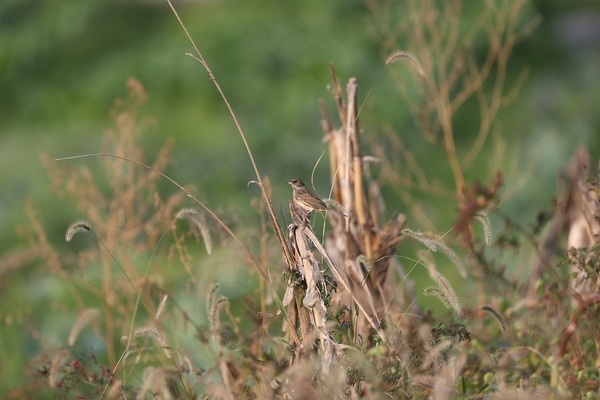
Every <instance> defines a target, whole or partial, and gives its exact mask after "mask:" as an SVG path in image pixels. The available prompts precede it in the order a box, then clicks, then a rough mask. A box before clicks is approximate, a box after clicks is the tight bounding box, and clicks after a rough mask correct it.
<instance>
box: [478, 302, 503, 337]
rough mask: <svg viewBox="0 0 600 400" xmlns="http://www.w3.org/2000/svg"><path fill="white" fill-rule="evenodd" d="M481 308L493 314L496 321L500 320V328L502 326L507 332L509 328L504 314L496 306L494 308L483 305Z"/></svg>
mask: <svg viewBox="0 0 600 400" xmlns="http://www.w3.org/2000/svg"><path fill="white" fill-rule="evenodd" d="M480 309H481V310H483V311H487V312H489V313H490V314H492V315H493V316H494V318H495V319H496V321H497V322H498V324H499V325H500V328H502V330H503V331H505V332H506V329H507V325H506V319H505V318H504V316H503V315H502V314H500V313H499V312H498V311H496V310H495V309H494V308H492V307H490V306H481V307H480Z"/></svg>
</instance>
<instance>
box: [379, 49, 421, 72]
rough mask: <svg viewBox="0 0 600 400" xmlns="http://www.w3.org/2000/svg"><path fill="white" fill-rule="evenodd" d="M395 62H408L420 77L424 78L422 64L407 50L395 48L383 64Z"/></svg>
mask: <svg viewBox="0 0 600 400" xmlns="http://www.w3.org/2000/svg"><path fill="white" fill-rule="evenodd" d="M395 62H408V63H409V64H412V66H413V67H414V68H415V69H416V70H417V73H418V74H419V76H420V77H422V78H424V77H425V76H426V74H425V69H423V66H422V65H421V63H420V62H419V60H417V57H415V55H414V54H412V53H409V52H408V51H400V50H396V51H394V52H393V53H391V54H390V55H389V56H388V57H387V58H386V59H385V65H388V64H393V63H395Z"/></svg>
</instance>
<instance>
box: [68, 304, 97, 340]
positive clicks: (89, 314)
mask: <svg viewBox="0 0 600 400" xmlns="http://www.w3.org/2000/svg"><path fill="white" fill-rule="evenodd" d="M98 315H100V310H98V309H97V308H88V309H87V310H85V311H84V312H83V313H81V315H80V316H79V318H77V321H75V323H74V324H73V327H72V328H71V333H69V346H73V344H75V341H76V340H77V337H78V336H79V333H80V332H81V330H82V329H83V328H84V327H85V326H86V325H87V324H89V323H90V322H91V321H93V320H94V319H95V318H96V317H98Z"/></svg>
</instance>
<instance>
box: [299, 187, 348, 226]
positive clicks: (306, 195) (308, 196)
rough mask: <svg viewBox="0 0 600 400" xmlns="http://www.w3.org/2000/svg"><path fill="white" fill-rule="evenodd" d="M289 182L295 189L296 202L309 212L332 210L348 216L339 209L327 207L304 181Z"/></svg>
mask: <svg viewBox="0 0 600 400" xmlns="http://www.w3.org/2000/svg"><path fill="white" fill-rule="evenodd" d="M288 184H289V185H290V186H291V187H292V190H293V197H292V198H293V200H294V203H295V204H296V205H297V206H298V207H300V208H302V209H303V210H306V211H308V212H312V211H331V212H334V213H336V214H339V215H343V216H344V217H345V216H346V215H345V214H343V213H341V212H339V211H336V210H332V209H331V208H329V207H327V204H325V203H324V202H323V200H321V199H319V198H318V197H317V196H315V195H314V194H312V192H311V191H310V190H308V188H307V187H306V185H304V182H302V181H301V180H300V179H292V180H290V181H289V182H288Z"/></svg>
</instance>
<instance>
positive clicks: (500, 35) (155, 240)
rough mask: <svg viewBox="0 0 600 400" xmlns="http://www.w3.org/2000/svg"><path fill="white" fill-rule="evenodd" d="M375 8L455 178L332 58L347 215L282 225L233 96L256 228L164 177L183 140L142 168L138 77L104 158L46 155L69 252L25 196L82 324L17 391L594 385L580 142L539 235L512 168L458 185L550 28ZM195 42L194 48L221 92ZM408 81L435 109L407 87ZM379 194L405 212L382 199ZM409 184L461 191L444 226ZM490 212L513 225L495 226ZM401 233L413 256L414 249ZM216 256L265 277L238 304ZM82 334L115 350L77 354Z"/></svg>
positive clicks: (532, 389) (336, 163)
mask: <svg viewBox="0 0 600 400" xmlns="http://www.w3.org/2000/svg"><path fill="white" fill-rule="evenodd" d="M368 5H369V8H370V9H371V11H372V13H373V15H374V16H375V17H376V18H375V20H376V21H378V25H377V27H378V29H379V32H378V33H380V34H381V35H382V39H383V42H384V43H385V46H390V48H389V50H395V47H396V45H397V43H396V42H397V40H395V39H394V35H403V37H406V38H407V39H406V40H408V41H409V43H412V46H411V47H412V49H414V50H413V52H404V51H392V52H391V53H390V56H389V57H388V58H387V60H386V61H385V68H386V69H388V70H393V71H392V73H393V72H395V71H397V70H398V71H402V70H412V71H413V72H414V74H413V78H411V80H410V82H411V83H410V84H409V83H407V80H408V78H407V77H406V76H403V77H402V75H399V76H398V80H397V82H398V88H399V92H400V93H401V94H402V95H403V96H405V97H406V98H407V99H411V100H410V101H409V103H408V104H412V106H411V112H412V113H413V116H414V120H415V123H416V125H417V126H418V127H419V129H420V130H421V133H422V134H423V137H424V138H425V139H426V141H427V142H429V143H430V145H431V146H433V147H437V148H440V149H442V151H443V152H444V154H445V155H446V160H447V162H448V168H449V170H450V171H451V175H452V177H453V185H452V186H450V187H445V186H443V185H440V184H437V183H433V182H434V181H433V180H431V178H430V177H429V176H428V170H427V166H426V164H424V163H423V161H421V162H419V160H416V159H415V157H414V155H413V154H412V153H411V151H410V143H406V142H405V141H403V140H402V134H400V133H395V132H390V135H389V136H388V138H387V139H386V140H387V141H386V142H385V143H383V142H382V141H381V140H378V141H375V140H373V139H372V138H369V133H368V132H369V128H368V127H361V126H360V124H359V121H360V120H359V116H360V113H359V110H360V107H361V101H362V100H360V97H359V96H358V91H357V88H358V82H357V81H356V79H354V78H351V79H349V80H348V81H347V82H345V83H344V82H341V81H340V79H339V78H338V76H337V74H336V71H335V70H334V68H333V67H331V76H332V82H333V83H332V86H331V87H332V95H333V102H331V101H325V100H324V101H322V102H321V110H322V115H323V118H322V127H323V131H324V136H325V139H326V141H327V147H328V155H329V162H330V171H331V195H330V197H331V201H330V202H329V203H328V204H329V207H331V208H332V209H337V210H339V211H341V212H343V213H344V214H345V216H342V215H340V214H335V213H331V212H330V213H328V214H327V221H328V224H327V226H326V228H325V229H323V230H317V231H315V229H313V225H312V222H313V221H314V220H315V217H314V216H312V218H311V216H310V215H309V213H307V212H306V211H305V210H303V209H302V208H300V207H298V206H297V204H295V203H294V202H293V201H291V200H290V203H289V206H290V208H289V211H290V214H289V215H285V216H284V218H283V219H285V220H286V221H287V222H285V224H284V223H283V222H282V220H283V219H282V218H278V217H277V216H276V213H275V211H274V209H273V205H272V203H271V202H272V199H271V194H270V183H269V180H268V179H267V178H266V177H264V176H262V175H261V174H260V171H259V170H258V169H257V167H256V165H255V163H254V159H253V155H252V152H251V149H250V147H249V145H248V143H247V142H246V136H245V135H244V132H243V131H242V128H241V127H240V125H239V124H238V122H237V120H236V118H235V113H234V112H233V110H232V109H231V108H230V111H231V114H232V117H233V118H234V121H235V124H236V126H237V128H238V130H239V134H240V137H241V139H242V140H243V141H244V143H245V145H246V148H247V150H248V156H249V158H250V160H251V163H252V165H253V168H254V171H255V173H256V181H255V182H253V184H255V185H257V186H258V188H259V190H260V201H259V202H254V204H255V206H256V209H257V212H258V214H259V215H260V217H261V219H260V224H259V225H257V226H245V225H244V224H245V223H244V222H240V224H241V225H242V228H238V229H235V230H234V229H232V228H231V227H230V225H231V223H230V222H231V220H230V217H229V216H228V217H227V218H224V217H223V216H222V215H219V214H218V213H216V212H214V211H213V210H212V208H211V207H208V206H206V205H205V203H203V202H201V201H200V200H198V194H197V193H196V192H195V190H194V189H193V188H191V187H184V186H181V185H180V184H178V183H177V182H175V181H174V180H173V179H172V178H170V177H168V176H166V175H165V174H164V173H163V172H162V171H164V170H165V167H166V165H167V163H168V161H169V144H168V143H167V144H166V145H165V146H164V147H163V149H162V150H161V151H160V152H159V153H158V155H157V156H156V158H155V160H154V161H153V162H151V163H149V162H148V161H145V158H144V151H143V149H142V148H141V147H140V146H139V144H138V138H139V135H140V134H142V133H143V131H144V126H145V123H146V122H145V120H144V119H143V118H142V117H140V109H141V107H142V106H143V103H144V102H145V101H146V94H145V92H144V89H143V87H142V85H141V84H140V83H139V82H137V81H135V80H133V79H132V80H130V81H129V82H128V96H127V97H126V98H125V99H124V100H120V101H117V102H116V104H115V107H114V109H113V117H114V128H113V129H111V130H110V131H109V132H108V133H107V135H106V140H105V149H104V152H103V153H99V154H96V155H88V156H80V157H77V158H85V159H77V160H75V159H70V160H62V161H59V162H57V161H55V160H51V159H45V162H46V166H47V169H48V171H49V173H50V177H51V179H52V185H53V188H54V189H55V191H56V193H58V194H59V195H60V196H62V197H63V198H64V199H65V201H67V202H69V203H71V204H73V209H74V210H76V213H75V212H74V214H77V215H81V216H84V217H85V220H77V221H68V222H65V227H67V226H68V228H67V232H66V238H65V239H66V240H67V242H69V243H70V244H71V245H73V247H70V248H67V249H66V250H65V249H64V248H61V249H60V250H59V249H57V248H55V246H53V245H51V243H52V241H51V240H49V237H48V234H47V233H46V232H45V231H44V229H43V228H42V225H41V223H40V220H41V218H43V217H42V216H40V215H39V214H37V213H36V211H35V208H34V206H33V205H29V208H28V209H29V212H30V216H31V219H30V223H29V225H28V228H27V230H26V231H25V234H26V236H27V237H28V238H29V239H30V242H31V246H32V248H34V249H36V252H37V253H36V254H39V255H40V258H41V259H42V260H43V261H44V265H45V266H46V268H47V269H48V271H49V273H52V274H56V276H59V277H60V278H61V279H62V280H63V284H64V285H65V288H66V290H68V292H69V293H70V294H71V296H72V298H73V304H74V307H76V309H77V310H78V315H79V317H78V318H76V319H75V320H73V321H72V329H71V331H70V333H69V335H68V336H67V337H65V338H64V342H63V345H62V346H59V347H55V348H46V349H45V350H44V351H43V352H41V353H40V354H39V356H38V357H37V358H35V359H33V360H31V363H30V365H29V367H28V368H27V369H26V370H25V371H24V375H23V378H24V381H23V384H21V385H19V387H18V388H15V389H14V390H13V391H12V392H11V393H9V397H10V398H32V397H36V396H37V397H39V396H42V395H47V396H48V397H55V398H99V397H100V398H107V399H125V398H139V399H144V398H164V399H170V398H171V399H176V398H177V399H179V398H182V399H185V398H231V399H238V398H290V399H291V398H325V397H327V396H329V397H331V398H367V399H368V398H433V399H449V398H532V397H533V396H539V397H540V398H596V397H597V396H598V395H599V394H600V389H599V387H600V385H599V379H600V377H599V367H600V357H599V350H598V340H599V339H600V336H599V334H598V315H599V314H598V304H599V303H600V295H599V294H598V282H599V279H598V271H599V267H600V257H599V249H600V246H599V244H598V234H600V228H599V226H600V225H599V221H600V217H599V215H600V205H599V203H598V190H599V186H598V180H597V179H598V176H597V171H595V169H594V168H593V167H592V163H593V162H592V161H591V160H590V157H589V155H588V154H587V152H586V151H585V150H584V149H581V150H580V151H579V152H578V153H577V154H576V155H575V157H574V159H573V162H572V165H570V166H569V167H568V168H566V169H565V173H564V174H563V175H564V176H563V182H564V184H563V185H562V186H563V187H562V188H561V190H560V192H559V193H558V194H557V197H556V201H555V203H554V204H553V207H552V208H551V209H550V210H547V211H545V212H543V213H540V215H539V218H538V226H536V227H534V228H532V229H526V228H524V227H522V226H521V225H520V224H519V223H518V222H517V221H513V220H510V219H509V218H508V217H506V216H504V214H502V213H501V211H500V210H501V206H499V204H501V201H502V194H503V192H502V189H503V176H502V174H501V173H500V172H496V173H491V174H490V178H489V179H488V181H487V182H483V181H481V182H480V181H474V182H469V181H468V179H467V178H465V176H466V174H465V171H467V170H468V168H469V166H470V165H471V163H472V162H473V161H474V159H476V158H477V157H478V155H479V154H480V152H481V149H482V148H483V147H484V146H485V145H486V143H487V142H488V139H489V137H490V135H491V132H492V127H493V122H494V120H495V118H496V117H497V114H498V112H499V110H500V109H501V108H502V106H503V105H506V104H507V103H508V102H510V101H511V100H512V99H513V98H514V97H515V96H516V93H517V91H518V86H519V85H520V82H521V81H520V80H517V81H516V82H515V83H514V84H515V85H516V86H515V87H514V88H513V87H511V88H508V89H507V88H506V67H507V62H508V55H509V54H510V52H511V50H512V49H513V47H514V45H515V43H517V42H518V41H519V40H521V39H522V38H523V37H525V36H526V35H527V34H528V32H529V31H530V30H531V29H532V28H533V26H534V24H535V21H533V22H532V21H524V20H523V18H522V14H523V8H524V7H525V3H524V2H521V1H507V2H505V4H504V3H503V4H502V5H498V6H494V4H493V3H492V2H488V3H486V6H485V7H483V6H482V10H481V16H480V18H479V19H478V20H477V24H476V26H474V27H473V29H472V30H471V31H468V32H460V31H459V26H458V19H459V17H460V14H461V9H460V2H458V1H449V2H443V3H441V4H437V3H436V4H433V3H429V2H420V1H419V2H417V1H415V2H412V1H408V2H406V5H405V6H406V7H408V8H409V11H410V13H411V15H414V16H415V17H414V20H412V22H411V23H407V24H406V25H403V26H402V27H401V28H402V29H392V28H394V26H393V25H388V24H393V21H392V20H390V19H387V18H385V16H386V15H395V14H394V13H395V12H399V11H398V10H393V7H394V6H393V5H391V4H390V3H381V2H378V1H369V2H368ZM173 11H174V12H175V9H174V8H173ZM405 11H406V10H405ZM175 15H176V16H177V13H175ZM177 18H179V16H177ZM180 22H181V21H180ZM181 24H182V27H184V29H185V26H184V24H183V23H181ZM481 37H485V38H486V40H488V41H489V43H490V46H489V53H487V54H486V55H485V57H484V59H483V60H479V59H477V58H476V56H475V54H476V53H475V50H474V46H475V43H474V42H475V39H476V38H481ZM190 41H191V42H192V44H193V40H192V38H191V37H190ZM194 48H195V50H196V53H195V54H193V55H191V56H192V57H194V58H195V59H196V60H198V61H199V62H200V63H201V64H202V65H203V66H204V68H205V69H206V71H207V72H208V74H209V76H210V78H211V79H212V80H213V82H214V83H215V85H216V87H217V89H218V90H219V92H220V93H221V95H222V96H223V100H224V101H225V102H226V103H227V100H226V98H225V96H224V95H223V93H222V92H221V90H220V87H219V84H218V81H217V80H216V78H215V77H214V76H213V74H212V72H211V70H210V68H209V66H208V65H207V64H206V62H205V61H204V59H203V57H202V54H201V52H200V51H199V50H198V49H197V48H196V46H195V45H194ZM404 64H405V65H404ZM414 93H419V96H418V97H419V98H420V99H421V100H419V101H415V100H413V98H414V96H415V95H414ZM467 101H475V102H476V103H477V104H478V106H479V110H480V113H481V118H480V129H479V132H478V134H477V135H476V136H475V138H474V140H473V142H472V146H471V147H470V148H469V149H467V151H465V152H464V154H465V155H464V156H459V155H458V152H457V149H456V145H455V134H454V131H453V127H454V120H453V119H454V118H456V115H457V113H458V112H459V110H460V108H461V106H463V105H464V104H465V102H467ZM332 103H333V107H331V106H330V105H331V104H332ZM227 104H228V103H227ZM228 106H229V104H228ZM331 110H333V111H331ZM332 115H335V117H334V116H332ZM364 142H368V143H369V146H365V145H364ZM461 153H463V152H462V151H461ZM92 162H94V163H97V162H102V165H103V168H102V170H103V172H104V174H105V175H104V176H98V175H95V174H93V173H91V172H90V170H89V169H88V167H87V165H88V164H89V163H92ZM493 167H494V165H492V168H493ZM492 168H490V170H492ZM290 178H292V177H290ZM525 178H526V177H525ZM525 178H524V179H525ZM159 180H166V181H169V182H170V183H172V184H174V185H175V186H176V187H177V189H178V191H177V192H176V194H173V195H164V194H161V191H160V190H158V187H157V184H158V181H159ZM385 188H389V189H390V190H391V191H392V192H394V193H396V194H397V195H398V197H399V198H400V199H401V200H402V201H403V203H404V204H406V205H407V209H405V210H394V209H392V210H390V209H388V208H387V207H386V200H387V202H388V203H389V202H390V199H385V198H384V196H383V195H382V191H383V190H384V189H385ZM416 192H424V193H429V194H433V195H436V196H440V197H443V198H453V199H455V202H454V203H453V206H454V208H455V210H456V209H457V210H458V212H457V213H456V211H455V214H456V215H455V222H456V223H455V224H454V226H453V227H452V229H442V230H440V229H438V228H437V227H436V221H435V220H433V219H431V218H430V217H429V216H428V214H427V212H426V211H425V210H424V209H423V208H422V207H421V205H420V203H419V201H417V200H416V199H415V196H414V194H415V193H416ZM290 199H291V191H290ZM492 214H497V215H498V216H499V218H500V219H501V220H502V221H503V222H504V224H503V226H501V227H498V226H492V224H491V222H490V217H489V216H490V215H492ZM69 224H70V225H69ZM414 226H420V227H421V229H420V230H419V229H414V228H412V227H414ZM480 231H481V232H483V234H475V232H480ZM240 232H245V233H240ZM82 237H87V239H83V238H82ZM257 237H258V238H259V240H258V244H257V245H255V244H253V243H255V242H256V240H255V239H256V238H257ZM401 241H407V242H408V243H409V245H410V246H412V247H413V248H414V249H415V253H416V254H418V256H417V257H416V258H414V257H408V256H405V255H403V254H402V253H401V252H399V251H398V249H397V245H398V244H399V243H400V242H401ZM75 242H76V243H75ZM509 251H511V252H512V251H529V252H530V253H531V255H532V256H531V261H530V265H527V266H524V268H527V269H528V270H529V271H530V273H529V276H530V278H529V279H528V280H526V281H525V282H519V281H516V280H515V279H513V278H511V277H509V276H506V273H505V268H504V266H503V265H502V263H501V261H498V260H497V259H495V258H494V257H495V255H497V254H502V253H503V252H509ZM434 253H438V254H441V255H443V257H444V258H445V259H447V260H448V261H449V264H450V265H453V266H454V268H456V271H457V275H459V276H460V277H461V278H459V279H465V281H466V280H469V282H471V281H474V282H475V283H476V287H477V293H476V295H475V296H474V299H473V301H474V304H475V305H474V306H469V307H465V306H463V304H462V303H463V302H462V301H461V299H460V298H459V296H458V295H457V293H456V292H455V290H454V289H453V286H452V284H451V283H450V280H449V279H448V277H447V276H446V275H447V274H446V273H443V272H441V268H438V265H437V262H439V260H440V258H439V257H434V256H433V254H434ZM214 257H217V259H216V261H211V259H213V258H214ZM14 262H15V263H18V260H17V261H14ZM207 265H210V267H211V268H218V269H223V270H226V269H229V270H232V271H235V272H234V273H236V274H237V273H240V274H241V273H245V274H247V275H248V276H249V277H250V280H253V281H255V282H256V285H255V287H254V288H253V289H252V292H251V294H250V295H248V296H246V297H244V298H243V299H230V298H227V297H225V296H224V295H222V294H221V293H222V291H221V289H220V287H219V285H218V283H215V284H212V285H208V284H207V283H206V281H205V280H202V279H201V278H200V276H201V274H200V273H199V272H198V271H199V270H200V269H202V268H206V266H207ZM415 269H424V270H426V271H427V273H428V275H429V278H430V285H429V286H428V287H427V288H426V289H425V291H424V292H423V293H418V292H417V291H416V289H415V284H414V282H413V276H412V275H413V274H412V271H414V270H415ZM458 282H459V284H460V281H458ZM421 295H432V296H436V297H437V298H439V300H440V301H441V302H442V304H444V305H445V306H446V307H447V310H448V312H447V314H446V315H437V314H434V313H432V312H430V311H428V310H423V309H422V308H421V307H420V306H419V303H418V298H419V297H420V296H421ZM190 298H192V301H191V302H190V300H189V299H190ZM234 300H235V301H234ZM200 304H202V305H203V306H204V308H205V310H203V311H200V310H199V308H200V307H199V305H200ZM86 331H93V334H94V337H96V338H98V340H100V342H101V343H97V344H96V345H95V346H89V347H83V346H81V344H80V341H82V340H83V339H82V337H81V336H82V333H83V332H86Z"/></svg>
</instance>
